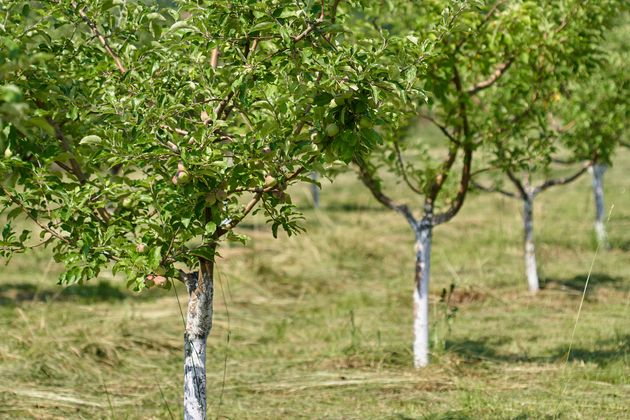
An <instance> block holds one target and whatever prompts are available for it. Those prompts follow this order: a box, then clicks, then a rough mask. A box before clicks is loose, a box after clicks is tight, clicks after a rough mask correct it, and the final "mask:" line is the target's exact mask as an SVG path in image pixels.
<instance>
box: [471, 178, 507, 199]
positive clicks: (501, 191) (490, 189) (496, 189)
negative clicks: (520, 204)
mask: <svg viewBox="0 0 630 420" xmlns="http://www.w3.org/2000/svg"><path fill="white" fill-rule="evenodd" d="M470 183H471V185H472V186H473V187H475V189H477V190H481V191H484V192H489V193H499V194H503V195H505V196H507V197H510V198H518V196H517V195H516V194H514V193H513V192H511V191H506V190H504V189H501V188H499V187H497V186H496V185H494V186H492V187H486V186H485V185H482V184H480V183H478V182H476V181H470Z"/></svg>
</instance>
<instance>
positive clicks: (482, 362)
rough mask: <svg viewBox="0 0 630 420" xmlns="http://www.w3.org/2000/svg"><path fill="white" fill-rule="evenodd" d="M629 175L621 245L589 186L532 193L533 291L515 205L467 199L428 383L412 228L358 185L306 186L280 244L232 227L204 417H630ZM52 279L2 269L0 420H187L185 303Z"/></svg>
mask: <svg viewBox="0 0 630 420" xmlns="http://www.w3.org/2000/svg"><path fill="white" fill-rule="evenodd" d="M629 165H630V152H620V153H619V156H618V157H617V158H616V161H615V166H614V168H612V169H611V170H610V171H609V172H608V173H607V175H606V176H607V178H606V194H607V206H608V208H609V209H610V208H611V207H612V206H613V205H614V207H613V208H612V212H611V216H610V221H609V222H608V228H609V231H610V239H611V244H612V249H611V250H599V251H596V247H595V245H594V240H593V232H592V219H593V208H594V206H593V200H592V197H591V190H590V179H589V177H588V175H587V176H585V177H583V178H582V179H580V180H579V181H577V182H576V183H575V184H573V185H571V186H569V187H566V188H561V189H557V190H550V191H549V192H547V193H544V194H542V195H541V196H540V198H539V200H538V201H537V203H536V207H535V212H536V214H535V217H536V220H535V232H536V240H537V243H538V257H539V264H540V273H541V277H542V279H543V286H544V288H543V290H542V291H541V292H540V293H539V294H538V295H536V296H532V295H530V294H529V293H528V292H527V284H526V280H525V278H524V271H523V261H522V250H521V239H522V236H521V235H522V230H521V222H520V213H519V211H520V204H519V203H518V202H517V201H513V200H510V199H507V198H502V197H500V196H498V195H496V196H495V195H487V194H485V195H482V194H476V195H473V196H471V197H470V200H469V201H468V202H467V203H466V205H465V206H464V209H463V210H462V212H461V214H460V215H458V216H457V218H456V219H454V220H453V222H452V223H449V224H447V225H444V226H440V227H438V228H437V229H436V230H435V233H434V239H435V243H434V247H433V261H432V280H431V281H432V283H431V295H432V304H433V305H432V307H433V309H432V312H431V316H432V327H433V329H432V331H433V337H432V339H433V354H432V360H431V366H429V367H427V368H425V369H420V370H415V369H413V367H412V355H411V338H412V337H411V319H412V309H411V299H412V278H413V273H412V270H413V258H414V250H413V236H412V233H411V231H410V229H409V228H408V226H407V225H406V224H405V221H404V219H403V218H402V217H401V216H400V215H397V214H394V213H393V212H391V211H388V210H386V209H384V208H382V207H380V205H379V204H378V203H376V202H375V201H374V200H373V199H372V198H371V197H370V196H369V195H368V194H367V193H366V192H365V191H364V190H363V189H362V188H361V186H360V185H359V184H358V182H357V181H356V178H355V177H354V176H353V175H351V174H344V175H342V176H340V177H339V178H338V179H337V181H336V182H335V183H334V184H333V185H329V184H328V183H325V185H324V189H323V191H322V198H321V199H322V206H321V208H320V209H319V210H312V209H310V208H309V206H308V196H307V191H308V189H307V188H304V189H303V191H298V193H297V196H298V199H299V201H300V202H301V203H302V207H303V208H304V212H305V215H306V220H307V222H306V228H307V233H306V234H304V235H301V236H298V237H292V238H288V239H287V238H284V237H283V238H281V239H278V240H274V239H273V238H272V237H271V235H270V234H269V233H267V232H268V229H266V227H265V226H264V224H263V221H262V220H259V219H252V221H251V222H250V224H248V225H246V226H244V227H243V228H242V229H241V232H242V233H246V234H248V235H250V236H251V237H252V240H251V242H250V243H249V244H248V246H247V247H243V246H235V245H233V246H230V247H224V248H223V249H222V251H221V254H222V258H221V259H220V260H219V263H218V276H217V277H218V278H217V281H216V295H215V296H216V304H215V310H216V313H215V322H214V330H213V332H212V335H211V337H210V339H209V350H208V363H207V366H208V384H209V387H208V406H209V412H210V413H211V415H212V417H216V418H230V419H276V418H309V419H311V418H330V419H376V418H391V419H467V418H470V419H479V418H497V419H506V418H512V419H526V418H570V419H573V418H584V419H594V418H603V419H606V418H611V419H618V418H623V417H630V405H629V403H628V401H630V364H629V361H630V360H629V357H630V356H629V351H630V322H628V320H629V315H630V312H629V306H630V286H629V285H630V283H629V280H630V253H629V250H630V234H629V232H630V177H628V176H627V168H628V167H629ZM415 204H418V203H417V202H416V203H415ZM591 265H592V270H591ZM58 271H59V267H57V266H56V265H55V264H54V262H53V261H52V260H51V258H50V256H49V254H47V253H46V252H45V251H38V252H37V253H35V254H29V255H26V256H17V257H15V258H14V259H13V260H12V261H11V262H10V264H9V265H8V266H2V267H0V331H1V332H2V339H1V340H0V378H1V379H2V380H1V381H0V417H2V418H29V417H31V418H39V419H42V418H44V419H46V418H86V419H88V418H89V419H92V418H115V419H118V418H143V419H147V418H169V417H173V418H178V417H180V416H181V414H180V413H181V395H182V355H183V350H182V334H183V333H182V331H183V320H182V316H181V312H180V305H179V303H181V305H182V307H185V300H186V297H185V291H184V289H183V288H182V287H178V288H177V289H176V290H171V291H170V292H167V291H163V290H153V291H150V292H149V293H146V294H143V295H141V296H136V295H134V294H133V293H131V292H128V291H126V290H125V289H124V282H122V281H119V280H118V279H114V278H112V277H111V276H108V275H107V274H104V275H103V276H102V277H101V278H99V279H96V280H94V281H92V282H90V283H88V284H87V285H84V286H82V287H80V286H72V287H69V288H66V289H64V288H62V287H61V286H57V285H56V284H55V281H56V280H55V278H56V274H57V273H58ZM589 273H592V274H591V276H590V280H589V282H590V284H589V286H588V290H587V292H586V295H585V299H584V302H583V306H582V309H581V312H580V313H579V319H578V308H579V307H580V302H581V299H582V291H583V289H584V283H585V281H586V279H587V277H588V275H589ZM451 284H454V285H455V286H454V290H453V292H452V294H451V296H450V298H448V295H449V293H448V290H449V289H450V286H451ZM443 289H446V291H447V293H446V295H447V299H446V300H448V304H447V303H446V302H441V301H440V300H441V299H440V297H441V295H442V291H443ZM176 292H177V293H176ZM178 299H179V301H178ZM569 349H570V354H569V356H568V358H567V352H568V351H569Z"/></svg>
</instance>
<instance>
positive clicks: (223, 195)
mask: <svg viewBox="0 0 630 420" xmlns="http://www.w3.org/2000/svg"><path fill="white" fill-rule="evenodd" d="M215 194H216V196H217V200H218V201H223V200H225V199H226V198H227V191H225V190H224V189H222V188H219V189H217V190H216V191H215Z"/></svg>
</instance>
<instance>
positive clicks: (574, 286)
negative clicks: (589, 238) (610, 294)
mask: <svg viewBox="0 0 630 420" xmlns="http://www.w3.org/2000/svg"><path fill="white" fill-rule="evenodd" d="M587 277H588V274H580V275H578V276H573V277H570V278H566V279H561V278H553V277H551V278H546V279H543V280H542V282H541V287H542V288H543V289H569V290H575V291H579V292H581V291H582V290H584V284H585V282H586V278H587ZM623 280H624V279H623V278H622V277H614V276H609V275H608V274H604V273H592V274H591V278H590V280H589V282H588V290H587V293H590V292H593V291H594V290H595V289H596V288H598V287H601V286H606V287H611V288H613V289H619V290H624V289H627V288H628V285H627V284H626V282H624V281H623Z"/></svg>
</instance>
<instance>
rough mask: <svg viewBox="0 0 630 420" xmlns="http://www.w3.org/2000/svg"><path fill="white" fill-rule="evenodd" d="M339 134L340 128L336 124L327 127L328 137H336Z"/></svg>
mask: <svg viewBox="0 0 630 420" xmlns="http://www.w3.org/2000/svg"><path fill="white" fill-rule="evenodd" d="M337 134H339V126H338V125H337V124H335V123H330V124H328V125H327V126H326V135H327V136H328V137H335V136H336V135H337Z"/></svg>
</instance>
